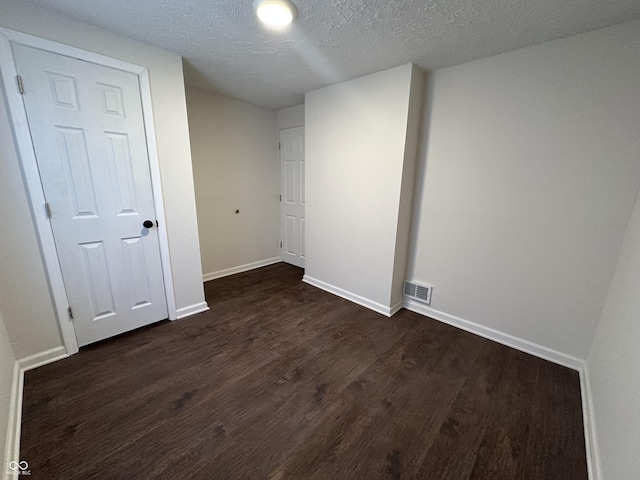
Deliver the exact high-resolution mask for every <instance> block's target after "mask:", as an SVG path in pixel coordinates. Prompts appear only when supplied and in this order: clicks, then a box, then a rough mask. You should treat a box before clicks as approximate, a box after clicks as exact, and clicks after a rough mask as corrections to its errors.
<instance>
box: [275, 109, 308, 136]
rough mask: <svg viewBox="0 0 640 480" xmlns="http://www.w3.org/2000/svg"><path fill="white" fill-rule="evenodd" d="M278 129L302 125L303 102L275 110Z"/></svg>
mask: <svg viewBox="0 0 640 480" xmlns="http://www.w3.org/2000/svg"><path fill="white" fill-rule="evenodd" d="M276 114H277V122H278V129H279V130H281V129H283V128H293V127H302V126H303V125H304V104H303V105H296V106H295V107H289V108H282V109H280V110H278V111H277V112H276Z"/></svg>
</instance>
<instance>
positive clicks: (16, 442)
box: [1, 346, 69, 480]
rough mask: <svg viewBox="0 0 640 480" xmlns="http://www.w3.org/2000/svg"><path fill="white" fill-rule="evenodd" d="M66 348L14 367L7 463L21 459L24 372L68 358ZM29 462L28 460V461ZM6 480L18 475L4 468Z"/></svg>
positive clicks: (6, 449)
mask: <svg viewBox="0 0 640 480" xmlns="http://www.w3.org/2000/svg"><path fill="white" fill-rule="evenodd" d="M68 356H69V355H68V354H67V351H66V350H65V348H64V347H62V346H61V347H56V348H52V349H50V350H45V351H44V352H40V353H36V354H34V355H29V356H28V357H24V358H21V359H19V360H16V361H15V363H14V365H13V381H12V384H11V402H10V404H9V425H8V426H7V440H6V445H5V463H6V465H9V462H11V461H16V462H19V461H21V460H25V459H21V458H20V432H21V426H22V395H23V392H24V372H26V371H27V370H31V369H33V368H37V367H41V366H43V365H47V364H48V363H53V362H55V361H57V360H62V359H63V358H66V357H68ZM27 461H28V460H27ZM2 467H3V470H1V471H2V473H3V476H2V478H4V479H5V480H10V479H11V480H13V479H15V478H18V475H17V474H16V473H12V472H11V471H10V470H9V469H8V468H7V469H4V467H5V465H3V466H2Z"/></svg>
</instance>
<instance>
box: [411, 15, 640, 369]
mask: <svg viewBox="0 0 640 480" xmlns="http://www.w3.org/2000/svg"><path fill="white" fill-rule="evenodd" d="M638 52H640V22H633V23H629V24H624V25H620V26H615V27H610V28H607V29H604V30H599V31H594V32H591V33H587V34H583V35H579V36H575V37H571V38H567V39H563V40H558V41H553V42H548V43H545V44H542V45H538V46H534V47H531V48H526V49H522V50H518V51H515V52H510V53H505V54H502V55H498V56H495V57H491V58H487V59H483V60H478V61H475V62H471V63H467V64H464V65H460V66H456V67H451V68H446V69H442V70H438V71H435V72H434V73H433V74H432V75H431V76H430V81H429V85H430V95H429V96H428V98H427V102H426V106H425V109H426V112H425V122H424V123H425V128H424V133H423V142H424V145H423V147H422V148H423V151H424V154H423V155H422V158H421V159H420V160H419V174H418V175H419V182H418V184H417V187H416V201H415V205H416V208H415V212H414V227H415V228H414V236H413V248H412V254H411V258H410V262H409V268H408V275H409V276H410V277H411V278H413V279H414V280H419V281H423V282H427V283H431V284H433V285H434V291H433V300H432V307H433V308H434V309H436V310H438V311H441V312H444V313H447V314H450V315H454V316H457V317H460V318H462V319H466V320H469V321H472V322H476V323H478V324H481V325H483V326H485V327H489V328H493V329H496V330H498V331H500V332H503V333H507V334H511V335H514V336H516V337H519V338H521V339H524V340H527V341H530V342H533V343H536V344H539V345H541V346H544V347H547V348H550V349H553V350H556V351H559V352H561V353H564V354H568V355H571V356H575V357H578V358H582V359H584V358H586V355H587V350H588V348H589V345H590V344H591V341H592V339H593V335H594V331H595V328H596V323H597V320H598V315H599V313H600V310H601V308H602V305H603V303H604V297H605V295H606V291H607V286H608V285H609V282H610V280H611V278H612V274H613V271H614V268H615V265H616V261H617V259H618V254H619V252H620V245H621V242H622V238H623V234H624V231H625V227H626V225H627V220H628V219H629V215H630V213H631V208H632V205H633V202H634V198H635V196H636V193H637V191H638V187H639V185H640V161H638V159H639V158H640V141H639V139H640V135H639V132H640V82H639V80H638V79H639V78H640V55H638Z"/></svg>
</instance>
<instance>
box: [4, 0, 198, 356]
mask: <svg viewBox="0 0 640 480" xmlns="http://www.w3.org/2000/svg"><path fill="white" fill-rule="evenodd" d="M0 26H3V27H7V28H11V29H14V30H18V31H22V32H25V33H29V34H32V35H36V36H39V37H42V38H46V39H49V40H54V41H57V42H60V43H64V44H68V45H72V46H75V47H79V48H83V49H85V50H89V51H93V52H97V53H100V54H103V55H107V56H110V57H112V58H117V59H121V60H124V61H128V62H131V63H135V64H138V65H143V66H146V67H147V68H148V69H149V74H150V83H151V94H152V102H153V110H154V112H153V113H154V122H155V130H156V136H157V146H158V154H159V162H160V173H161V176H162V188H163V195H164V200H165V209H166V220H167V229H168V236H169V248H170V252H171V257H172V258H171V264H172V268H173V275H174V288H175V293H176V303H177V307H178V309H179V310H180V309H188V308H189V307H190V306H193V305H198V304H201V303H202V302H203V301H204V293H203V288H202V273H201V266H200V255H199V245H198V229H197V220H196V210H195V197H194V191H193V175H192V169H191V153H190V148H189V132H188V126H187V112H186V101H185V94H184V79H183V75H182V62H181V58H180V57H179V56H177V55H174V54H171V53H168V52H165V51H162V50H159V49H157V48H155V47H151V46H148V45H145V44H142V43H139V42H136V41H133V40H130V39H127V38H125V37H121V36H119V35H115V34H112V33H109V32H107V31H105V30H101V29H98V28H95V27H92V26H89V25H87V24H84V23H81V22H78V21H76V20H72V19H70V18H67V17H64V16H61V15H58V14H55V13H53V12H49V11H46V10H44V9H42V8H39V7H34V6H33V5H32V4H30V3H29V2H27V1H22V0H4V1H3V4H2V16H0ZM2 102H3V103H4V99H3V100H2ZM8 122H9V120H8V118H7V117H6V114H4V112H0V135H2V136H3V137H2V138H7V137H6V135H7V132H8ZM0 158H2V164H3V165H2V167H0V168H2V169H3V172H2V174H3V175H2V180H1V181H2V182H3V184H2V186H3V188H2V192H0V200H1V201H0V203H2V207H1V208H2V217H0V218H1V219H2V222H3V228H2V229H1V231H2V233H1V234H0V235H2V236H3V237H2V242H1V243H0V262H2V264H0V266H2V267H5V266H6V265H8V266H9V267H7V268H9V270H4V268H3V273H4V272H5V271H7V272H11V275H14V276H15V278H6V279H5V278H3V280H2V283H0V301H1V302H2V305H3V311H4V312H5V314H6V317H5V323H6V327H7V331H8V333H9V337H10V338H11V340H12V343H13V346H14V350H15V354H16V356H17V357H18V358H22V357H24V356H28V355H31V354H34V353H38V352H42V351H44V350H47V349H49V348H53V347H55V346H59V345H60V344H61V341H60V337H59V334H58V331H57V328H58V327H57V323H56V320H55V316H54V314H53V309H52V307H51V300H50V296H49V292H48V289H47V286H46V283H45V282H44V281H43V278H44V277H43V275H44V270H43V266H42V262H41V259H40V254H39V251H38V247H37V243H36V240H35V233H34V228H33V225H32V223H31V220H30V218H29V215H28V209H27V206H26V199H25V198H26V197H25V194H24V187H23V183H22V179H21V176H20V174H19V169H18V168H17V165H18V159H17V156H16V151H15V148H14V146H13V145H12V142H8V141H3V142H2V143H1V144H0ZM5 174H6V176H5ZM6 276H7V275H3V277H6Z"/></svg>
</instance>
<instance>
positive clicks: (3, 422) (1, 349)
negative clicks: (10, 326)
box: [0, 314, 17, 475]
mask: <svg viewBox="0 0 640 480" xmlns="http://www.w3.org/2000/svg"><path fill="white" fill-rule="evenodd" d="M14 365H15V356H14V355H13V350H12V349H11V344H10V343H9V336H8V335H7V331H6V329H5V326H4V320H3V319H2V315H1V314H0V469H1V470H0V475H3V474H4V471H5V470H6V469H7V466H8V464H9V462H10V461H12V460H17V459H13V458H4V457H5V454H6V451H5V444H6V442H7V433H8V431H7V427H8V426H9V422H10V421H11V420H12V419H10V418H9V415H10V409H11V396H12V393H13V392H12V391H11V389H12V386H13V369H14Z"/></svg>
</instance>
